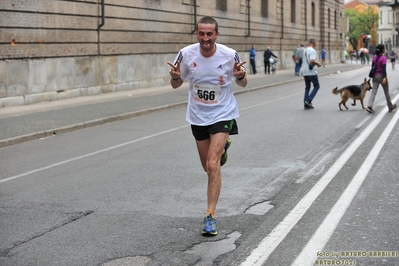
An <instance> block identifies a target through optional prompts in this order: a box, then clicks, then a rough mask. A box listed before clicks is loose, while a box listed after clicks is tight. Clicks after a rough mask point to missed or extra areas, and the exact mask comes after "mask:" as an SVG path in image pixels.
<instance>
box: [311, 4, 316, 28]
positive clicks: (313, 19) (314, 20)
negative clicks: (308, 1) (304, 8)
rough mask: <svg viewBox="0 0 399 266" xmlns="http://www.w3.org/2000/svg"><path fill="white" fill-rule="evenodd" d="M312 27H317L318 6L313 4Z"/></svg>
mask: <svg viewBox="0 0 399 266" xmlns="http://www.w3.org/2000/svg"><path fill="white" fill-rule="evenodd" d="M312 26H316V6H315V4H314V2H312Z"/></svg>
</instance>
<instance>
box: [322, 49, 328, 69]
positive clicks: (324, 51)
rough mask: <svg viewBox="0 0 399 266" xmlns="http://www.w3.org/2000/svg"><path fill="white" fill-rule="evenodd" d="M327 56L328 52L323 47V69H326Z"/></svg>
mask: <svg viewBox="0 0 399 266" xmlns="http://www.w3.org/2000/svg"><path fill="white" fill-rule="evenodd" d="M326 56H327V51H326V48H325V47H324V46H323V48H322V49H321V64H322V65H323V67H326Z"/></svg>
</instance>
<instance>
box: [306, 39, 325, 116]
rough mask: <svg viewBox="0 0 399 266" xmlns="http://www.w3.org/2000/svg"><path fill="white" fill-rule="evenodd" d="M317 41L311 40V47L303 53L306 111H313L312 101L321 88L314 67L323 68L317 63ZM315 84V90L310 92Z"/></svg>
mask: <svg viewBox="0 0 399 266" xmlns="http://www.w3.org/2000/svg"><path fill="white" fill-rule="evenodd" d="M315 46H316V39H313V38H312V39H310V40H309V45H308V47H307V48H306V49H305V51H304V53H303V60H302V61H303V70H302V72H303V78H304V80H305V96H304V99H303V102H304V107H305V109H313V108H314V107H313V104H312V101H313V99H314V97H315V96H316V94H317V91H318V90H319V88H320V84H319V78H318V76H317V71H316V70H315V69H314V66H318V67H321V64H320V63H319V62H317V61H316V50H315V49H314V48H315ZM311 84H313V90H312V91H311V92H310V86H311Z"/></svg>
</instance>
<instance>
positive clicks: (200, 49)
mask: <svg viewBox="0 0 399 266" xmlns="http://www.w3.org/2000/svg"><path fill="white" fill-rule="evenodd" d="M218 28H219V27H218V23H217V21H216V20H215V19H214V18H212V17H208V16H206V17H203V18H201V19H200V20H199V21H198V23H197V30H196V36H197V40H198V43H195V44H192V45H189V46H186V47H184V48H182V49H181V50H180V51H179V52H178V54H177V56H176V58H175V60H174V63H171V62H169V61H168V62H167V63H168V65H169V66H170V67H171V68H170V70H169V74H170V75H171V80H170V83H171V86H172V87H173V88H174V89H176V88H179V87H180V86H181V85H182V84H183V82H184V80H188V82H189V94H188V105H187V112H186V120H187V122H189V123H190V124H191V130H192V134H193V136H194V138H195V140H196V144H197V149H198V153H199V157H200V160H201V164H202V167H203V169H204V170H205V172H206V173H207V175H208V190H207V201H208V206H207V207H208V208H207V211H206V214H205V219H204V227H203V230H202V234H203V235H211V236H213V235H217V230H216V220H215V210H216V205H217V202H218V199H219V194H220V190H221V182H222V177H221V173H220V167H221V166H222V165H223V164H225V163H226V161H227V158H228V157H227V149H228V148H229V147H230V144H231V140H230V138H229V135H233V134H238V127H237V122H236V120H235V119H236V118H238V116H239V112H238V106H237V102H236V100H235V97H234V95H233V92H232V87H233V84H232V83H233V81H234V82H235V83H236V84H237V85H238V86H240V87H245V86H246V85H247V76H246V71H245V68H244V64H245V63H246V62H247V61H242V62H241V60H240V57H239V56H238V54H237V52H236V51H235V50H233V49H231V48H229V47H227V46H225V45H222V44H219V43H216V39H217V38H218V36H219V29H218Z"/></svg>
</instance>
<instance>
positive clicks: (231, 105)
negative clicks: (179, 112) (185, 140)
mask: <svg viewBox="0 0 399 266" xmlns="http://www.w3.org/2000/svg"><path fill="white" fill-rule="evenodd" d="M215 45H216V53H215V54H214V55H213V56H211V57H204V56H202V55H201V52H200V45H199V43H195V44H192V45H189V46H186V47H184V48H183V49H181V50H180V52H179V53H178V54H177V56H176V58H175V61H174V62H175V65H176V63H177V61H178V60H179V61H180V70H181V78H182V79H183V80H188V81H189V84H190V87H189V94H188V106H187V112H186V120H187V122H189V123H190V124H192V125H198V126H208V125H212V124H215V123H216V122H219V121H228V120H232V119H235V118H237V117H239V113H238V106H237V102H236V100H235V98H234V95H233V92H232V82H233V80H232V79H235V77H234V75H233V68H234V63H235V61H237V62H241V61H240V58H239V56H238V54H237V52H236V51H235V50H233V49H231V48H229V47H227V46H225V45H222V44H215Z"/></svg>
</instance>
